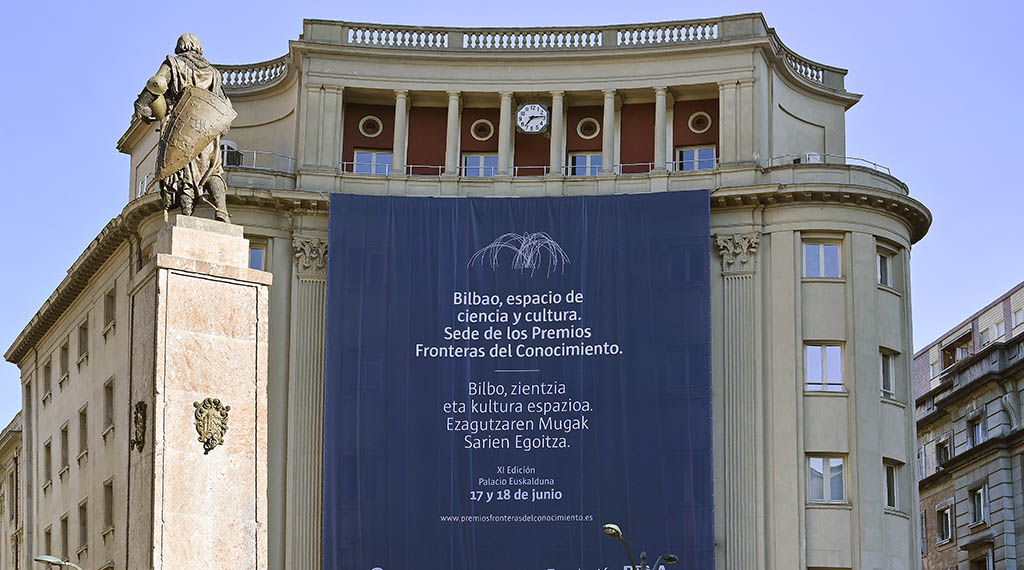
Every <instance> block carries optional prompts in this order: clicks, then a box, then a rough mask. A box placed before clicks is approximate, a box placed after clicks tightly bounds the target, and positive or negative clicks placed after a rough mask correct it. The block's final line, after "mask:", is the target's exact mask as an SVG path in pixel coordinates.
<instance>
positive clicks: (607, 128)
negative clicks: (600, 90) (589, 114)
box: [601, 89, 615, 174]
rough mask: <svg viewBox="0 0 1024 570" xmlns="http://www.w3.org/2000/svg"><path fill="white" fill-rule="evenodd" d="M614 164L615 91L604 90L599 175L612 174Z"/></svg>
mask: <svg viewBox="0 0 1024 570" xmlns="http://www.w3.org/2000/svg"><path fill="white" fill-rule="evenodd" d="M613 162H615V90H614V89H605V90H604V117H602V120H601V173H602V174H611V173H612V172H614V164H613Z"/></svg>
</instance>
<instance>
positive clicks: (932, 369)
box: [928, 362, 942, 378]
mask: <svg viewBox="0 0 1024 570" xmlns="http://www.w3.org/2000/svg"><path fill="white" fill-rule="evenodd" d="M941 373H942V368H940V367H939V363H938V362H932V363H931V364H929V365H928V374H929V375H930V376H931V377H932V378H935V377H936V376H938V375H939V374H941Z"/></svg>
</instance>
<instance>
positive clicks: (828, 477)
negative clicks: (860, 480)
mask: <svg viewBox="0 0 1024 570" xmlns="http://www.w3.org/2000/svg"><path fill="white" fill-rule="evenodd" d="M843 471H844V470H843V458H842V457H821V456H809V457H808V458H807V500H808V501H809V502H811V503H845V502H846V482H845V481H844V474H843Z"/></svg>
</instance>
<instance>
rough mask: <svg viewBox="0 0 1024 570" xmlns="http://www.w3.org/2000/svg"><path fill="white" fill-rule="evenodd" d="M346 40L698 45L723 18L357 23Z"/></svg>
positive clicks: (426, 45)
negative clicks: (483, 24)
mask: <svg viewBox="0 0 1024 570" xmlns="http://www.w3.org/2000/svg"><path fill="white" fill-rule="evenodd" d="M332 24H337V25H340V26H342V33H341V38H342V42H341V43H343V44H348V45H355V46H364V47H380V48H402V49H422V50H480V51H552V50H553V51H559V50H586V49H600V48H609V47H637V46H651V45H667V44H681V43H694V42H703V41H709V40H717V39H719V26H720V24H721V20H718V19H715V20H689V21H677V22H659V23H655V24H638V25H629V26H594V27H565V28H476V29H470V28H435V27H423V26H398V25H384V24H366V23H355V22H332Z"/></svg>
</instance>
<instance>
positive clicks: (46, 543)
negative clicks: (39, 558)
mask: <svg viewBox="0 0 1024 570" xmlns="http://www.w3.org/2000/svg"><path fill="white" fill-rule="evenodd" d="M43 554H45V555H47V556H53V527H50V526H48V527H46V530H45V531H43Z"/></svg>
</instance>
